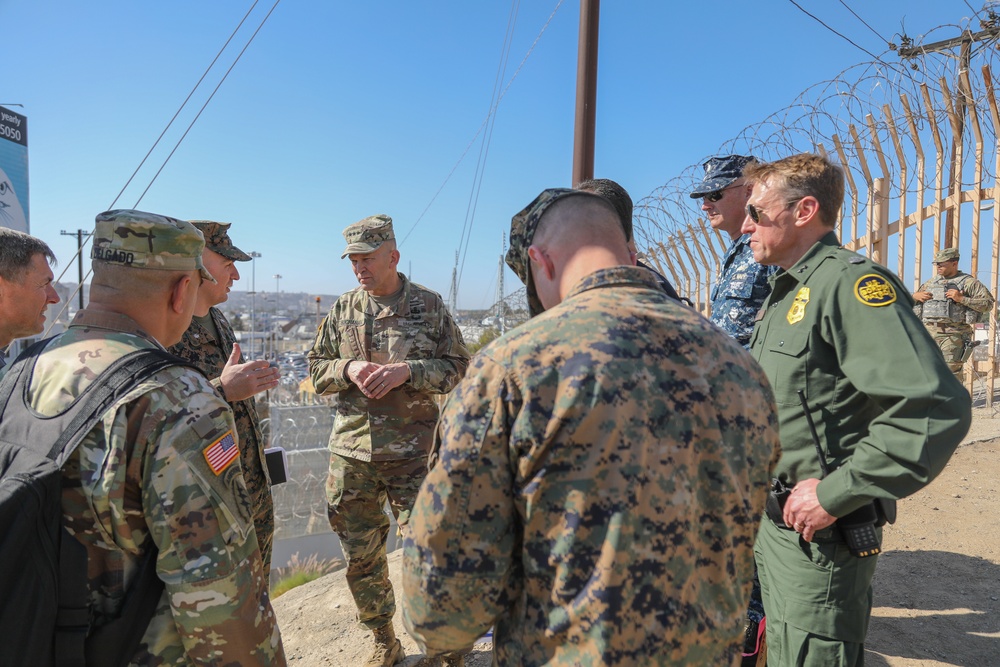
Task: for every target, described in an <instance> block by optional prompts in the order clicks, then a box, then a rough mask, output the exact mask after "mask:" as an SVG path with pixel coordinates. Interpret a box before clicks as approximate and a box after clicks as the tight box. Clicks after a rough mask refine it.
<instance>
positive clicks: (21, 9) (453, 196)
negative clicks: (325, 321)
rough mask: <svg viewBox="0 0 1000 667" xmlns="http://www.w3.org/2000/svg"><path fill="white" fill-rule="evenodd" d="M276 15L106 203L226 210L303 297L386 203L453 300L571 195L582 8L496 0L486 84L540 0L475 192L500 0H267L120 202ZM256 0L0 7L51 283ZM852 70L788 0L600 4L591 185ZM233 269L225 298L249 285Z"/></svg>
mask: <svg viewBox="0 0 1000 667" xmlns="http://www.w3.org/2000/svg"><path fill="white" fill-rule="evenodd" d="M970 2H971V4H972V6H973V7H974V8H975V9H977V10H978V9H980V7H981V4H980V2H981V0H979V1H976V2H972V0H970ZM273 4H274V2H273V0H260V2H259V3H258V4H257V5H256V7H254V9H253V11H252V13H251V15H250V17H249V18H248V19H247V21H246V23H245V24H244V26H243V27H242V28H241V30H240V31H239V32H238V34H237V35H236V37H235V38H234V39H233V41H232V43H231V44H230V45H229V47H228V48H227V49H226V50H225V51H224V52H223V54H222V56H221V57H220V59H219V62H218V63H217V64H216V66H215V68H213V69H212V71H210V72H209V74H208V76H207V77H206V79H205V82H204V83H203V84H202V86H201V87H200V88H199V89H198V90H197V91H196V92H195V94H194V95H193V96H192V99H191V102H189V104H188V106H187V107H186V108H185V109H184V111H182V112H181V114H180V116H179V117H178V119H177V121H175V123H174V126H173V127H172V128H171V129H170V130H169V131H168V132H167V134H166V136H165V137H164V139H163V141H162V142H161V144H160V146H159V147H158V148H157V149H156V150H155V151H154V152H153V154H152V155H151V156H150V159H149V160H148V162H147V163H146V165H145V166H144V167H143V168H142V169H141V170H140V172H139V173H138V175H137V176H136V178H135V180H134V181H133V183H132V184H131V185H130V186H129V187H128V188H127V189H126V190H125V193H124V194H123V195H122V197H121V198H120V199H119V200H118V202H117V204H115V206H116V207H117V208H132V207H136V208H140V209H143V210H148V211H154V212H157V213H163V214H166V215H172V216H175V217H180V218H188V219H194V218H198V219H215V220H222V221H229V222H233V223H234V226H233V229H232V230H231V234H232V237H233V238H234V240H235V242H236V243H237V245H239V246H240V247H241V248H243V249H244V250H246V251H251V250H256V251H257V252H260V253H261V254H262V257H261V258H260V259H259V260H257V267H256V274H257V275H256V279H257V283H258V284H257V289H258V291H263V290H267V291H271V290H273V289H274V287H275V280H274V279H273V278H272V276H273V275H274V274H280V275H281V276H282V279H281V281H280V289H281V290H282V291H303V292H309V293H315V294H338V293H340V292H343V291H345V290H348V289H351V288H353V287H354V286H355V285H356V282H355V281H354V278H353V276H352V275H351V272H350V267H349V265H348V264H347V262H346V260H341V259H340V253H341V251H342V248H343V246H344V241H343V237H342V236H341V231H342V229H343V228H344V227H345V226H347V225H348V224H350V223H352V222H354V221H356V220H358V219H360V218H363V217H365V216H367V215H371V214H374V213H388V214H389V215H391V216H392V217H393V219H394V221H395V225H396V233H397V238H399V239H401V240H402V238H403V237H404V236H406V237H407V238H406V240H405V242H403V244H402V246H401V248H400V251H401V254H402V259H401V269H402V270H403V271H404V272H406V273H408V274H410V275H411V277H412V278H413V279H414V280H415V281H417V282H419V283H422V284H424V285H426V286H428V287H430V288H431V289H434V290H436V291H438V292H440V293H442V294H443V295H447V293H448V290H449V286H450V282H451V275H452V268H453V266H454V263H455V253H456V251H459V250H462V254H463V258H464V259H463V262H462V267H461V271H462V280H461V286H460V290H459V298H458V305H459V307H460V308H483V307H487V306H489V305H490V304H491V303H492V302H493V301H494V296H495V290H496V276H497V265H498V260H499V255H500V243H501V234H502V233H503V232H506V230H507V229H508V228H509V223H510V218H511V216H512V215H513V214H514V213H516V212H517V211H518V210H519V209H520V208H521V207H522V206H523V205H525V204H527V203H528V202H529V201H530V200H531V199H533V198H534V196H535V195H536V194H537V193H538V192H539V191H540V190H542V189H543V188H546V187H554V186H568V185H569V184H570V183H569V181H570V177H571V166H572V154H573V119H574V97H575V89H576V58H577V36H578V21H579V2H578V1H577V0H564V1H563V2H562V3H561V4H560V3H559V1H558V0H532V1H531V2H520V3H514V6H515V7H516V9H517V11H516V21H515V22H514V24H513V29H512V39H511V43H510V50H509V57H508V61H507V64H506V69H505V70H504V73H503V83H501V84H500V86H501V87H506V86H507V83H508V82H509V81H510V79H511V77H512V76H513V74H514V72H515V70H516V69H517V68H518V66H519V65H520V63H521V61H522V59H523V58H524V56H525V54H526V53H527V52H528V51H529V49H530V48H531V45H532V43H533V42H534V41H535V39H536V37H538V34H539V32H540V31H541V29H542V26H543V25H544V24H545V23H546V21H547V20H548V19H549V17H550V15H552V13H553V10H554V9H555V8H556V7H557V5H558V10H557V11H556V12H555V15H554V17H553V18H552V20H551V22H550V23H549V25H548V28H547V29H546V30H545V31H544V33H543V34H542V35H541V37H540V39H539V40H538V42H537V44H536V45H535V47H534V50H533V51H532V52H531V54H530V56H529V57H528V58H527V60H526V61H525V62H524V65H523V67H522V69H521V70H520V72H519V73H518V75H517V77H516V78H514V79H513V82H512V83H510V85H509V87H508V88H507V90H506V94H505V96H504V97H503V99H502V101H501V102H500V104H499V107H498V109H497V114H496V116H495V120H494V124H493V125H492V134H491V136H490V142H489V145H488V152H487V154H486V161H485V167H483V171H482V176H481V186H480V188H479V189H478V193H476V192H475V190H474V182H475V178H476V176H475V174H476V168H477V161H479V160H480V153H481V150H482V149H481V146H482V144H481V141H480V140H478V139H477V140H476V142H475V143H473V144H472V145H471V148H470V142H472V141H473V138H474V137H475V136H476V133H477V131H478V130H479V128H480V126H481V125H482V124H483V122H484V120H485V119H486V118H487V113H488V111H489V108H490V101H491V96H492V94H493V90H494V85H495V82H496V80H497V77H498V70H499V69H500V67H501V54H502V49H503V46H504V39H505V34H506V31H507V28H508V19H509V17H510V16H511V14H512V4H511V3H509V2H499V1H489V0H463V1H459V0H441V1H433V0H429V1H425V2H413V1H412V0H410V1H404V0H385V1H383V2H334V1H329V2H327V1H322V2H321V1H319V0H313V1H303V0H299V1H297V2H296V1H295V0H282V1H281V2H279V3H278V5H277V8H276V9H274V11H273V13H272V14H271V16H270V18H269V19H268V20H267V22H266V23H265V24H264V26H263V28H262V29H261V30H260V32H259V34H258V35H257V37H256V38H255V39H254V41H253V43H251V44H250V46H249V47H248V48H247V50H246V52H245V53H244V55H243V56H242V58H241V59H240V60H239V62H238V63H237V64H236V65H235V67H234V68H233V70H232V72H231V73H230V75H229V76H228V78H227V79H226V81H225V82H224V83H223V84H222V86H221V87H220V88H219V90H218V92H217V93H216V94H215V96H214V98H213V99H212V101H211V102H210V103H209V104H208V106H207V108H206V109H205V111H204V112H203V113H202V114H201V116H200V118H199V119H198V121H197V122H196V123H195V124H194V126H193V128H192V129H191V131H190V132H189V133H188V135H187V137H186V138H185V139H184V141H183V142H182V143H181V144H180V146H179V148H177V150H176V152H175V153H174V155H173V157H172V158H170V160H169V162H168V163H167V164H166V166H165V167H164V168H163V171H162V172H161V173H160V175H159V176H158V177H157V178H156V180H155V182H154V183H153V184H152V186H151V187H150V188H149V190H148V192H147V193H146V194H145V195H144V196H143V198H142V200H141V202H139V203H138V206H136V202H137V200H138V199H139V197H140V196H141V195H142V193H143V190H145V189H146V187H147V185H149V183H150V181H151V180H152V179H153V177H154V175H155V174H156V172H157V170H158V169H160V167H161V165H162V164H163V162H164V160H165V159H166V158H167V156H168V154H169V153H170V151H171V150H173V148H174V145H175V144H176V143H177V141H178V140H179V139H180V137H181V135H182V134H183V133H184V131H185V129H186V128H187V126H188V124H189V123H190V122H191V121H192V120H193V119H194V117H195V115H196V114H197V113H198V110H199V109H200V108H201V106H202V104H204V103H205V101H206V99H207V98H208V96H209V95H210V94H211V92H212V90H213V89H214V88H215V86H216V85H217V84H218V83H219V81H220V79H221V78H222V76H223V75H224V73H225V71H226V69H227V68H228V67H229V66H230V65H231V64H232V63H233V61H234V59H235V58H236V56H237V55H238V54H239V52H240V50H241V49H242V48H243V47H244V45H245V44H246V42H247V40H248V39H249V38H250V36H251V35H252V34H253V31H254V30H256V29H257V27H258V25H259V24H260V22H261V21H262V20H263V19H264V16H265V15H266V14H267V12H268V11H270V10H271V8H272V6H273ZM798 4H800V5H801V6H802V7H803V8H805V9H806V10H808V11H810V12H811V13H813V14H815V15H816V16H818V17H819V18H821V19H822V20H823V21H824V22H826V23H827V24H828V25H829V26H830V27H832V28H833V29H835V30H837V31H838V32H841V33H842V34H844V35H846V36H847V37H849V38H850V39H851V40H853V41H854V42H856V43H857V44H858V45H860V46H861V47H863V48H865V49H867V50H868V51H870V52H872V53H874V54H877V55H881V54H883V52H884V51H885V48H886V47H885V44H884V42H882V41H881V40H880V39H879V37H877V36H876V35H875V34H874V33H873V32H872V30H870V29H869V28H868V27H866V26H865V25H864V24H863V23H861V21H859V20H858V19H857V18H856V17H855V16H853V15H852V14H851V13H850V12H849V11H848V9H847V8H846V6H850V8H852V9H853V10H854V11H855V12H857V13H858V14H859V15H860V16H861V17H862V18H863V19H864V20H865V21H866V22H867V23H868V24H869V25H870V26H871V27H872V28H873V29H874V30H875V31H877V32H878V33H880V34H881V35H883V36H884V37H885V38H886V39H894V36H895V35H896V34H897V33H899V32H900V31H901V30H902V28H903V26H905V30H906V32H907V33H908V34H909V35H910V36H911V37H913V38H915V39H919V38H920V36H921V35H924V34H925V33H928V32H931V31H932V30H934V29H935V28H937V27H938V26H941V25H944V24H962V25H964V21H966V20H967V19H968V17H970V16H972V15H973V11H972V9H970V7H969V5H968V4H966V2H964V0H875V1H869V2H864V3H862V2H859V1H858V0H850V1H847V2H846V6H845V4H844V3H842V2H833V1H831V0H798ZM251 5H253V2H252V0H209V1H205V0H201V1H197V2H196V1H194V0H174V1H173V2H169V3H154V2H142V1H139V0H131V1H126V0H105V1H101V2H93V3H81V2H78V1H77V0H0V34H2V35H3V39H2V41H0V50H2V53H3V63H4V67H3V75H2V76H0V104H15V103H16V104H23V105H24V106H23V108H22V107H16V106H12V107H10V108H11V109H13V110H14V111H17V112H19V113H22V114H24V115H26V116H27V117H28V123H29V128H28V140H29V165H30V178H31V231H32V233H33V234H35V235H36V236H39V237H41V238H43V239H45V240H46V241H48V242H49V243H50V244H51V245H52V246H53V248H54V249H55V250H56V253H57V255H58V256H59V258H60V265H61V266H62V267H66V266H70V271H69V272H68V273H67V280H75V276H76V270H75V263H73V264H70V261H69V260H70V258H71V257H72V255H73V252H74V251H75V247H76V240H75V237H68V236H61V235H60V231H61V230H65V231H75V230H76V229H78V228H80V229H85V230H89V229H91V228H92V226H93V220H94V216H95V215H96V214H97V213H99V212H100V211H103V210H105V209H107V208H108V207H109V206H110V205H111V204H112V202H113V201H114V200H115V198H116V196H117V195H118V193H119V191H120V190H121V189H122V187H123V186H124V185H125V183H126V182H127V181H128V179H129V177H130V176H131V174H132V172H133V171H134V170H135V169H136V167H137V166H138V165H139V163H140V161H141V160H142V158H143V156H145V155H146V152H147V151H148V150H149V148H150V147H151V146H152V144H153V142H154V141H155V140H156V138H157V137H158V136H159V135H160V133H161V132H162V131H163V129H164V127H165V126H166V125H167V123H168V122H169V121H170V119H171V117H172V116H173V115H174V113H175V112H176V111H177V109H178V107H179V106H180V105H181V103H182V102H183V101H184V99H185V97H186V96H187V95H188V93H189V92H190V90H191V89H192V88H193V87H194V85H195V83H196V82H197V81H198V79H199V77H200V76H201V75H202V73H203V72H204V70H205V69H206V67H208V64H209V63H210V62H211V61H212V59H213V58H214V57H215V55H216V54H217V52H218V51H219V49H220V48H221V47H222V45H223V43H224V42H225V40H226V39H227V38H228V37H229V35H230V34H231V33H232V32H233V30H234V28H235V27H236V25H237V24H238V23H239V21H240V19H241V18H242V17H243V16H244V14H246V13H247V11H248V9H250V7H251ZM973 27H974V29H975V28H978V24H973ZM957 34H958V28H953V29H946V30H938V31H935V32H934V33H933V39H945V38H947V37H951V36H954V35H957ZM869 60H871V57H870V56H869V55H867V54H866V53H864V52H863V51H861V50H859V49H858V48H857V47H855V46H853V45H851V44H850V43H848V42H847V41H846V40H845V39H843V38H841V37H838V36H837V35H835V34H834V33H832V32H831V31H829V30H828V29H826V28H824V27H823V26H822V25H820V24H819V23H817V22H816V21H815V20H814V19H812V18H810V17H808V16H807V15H806V14H804V13H803V12H802V11H800V10H799V9H797V8H796V7H795V5H794V4H792V3H791V2H790V1H788V0H760V1H758V2H755V3H746V2H738V1H736V0H731V1H730V0H722V1H720V2H715V3H694V2H673V1H668V0H634V1H633V0H617V1H611V0H605V2H603V3H602V7H601V32H600V60H599V70H598V101H597V136H596V157H595V175H596V176H598V177H606V178H613V179H615V180H617V181H619V182H620V183H622V184H623V185H624V186H625V187H626V188H627V189H628V190H629V192H630V193H631V194H632V197H633V199H635V200H637V201H638V200H639V199H641V198H642V197H644V196H646V195H648V194H650V193H651V192H652V191H653V190H654V189H655V188H656V187H657V186H660V185H662V184H663V183H665V182H666V181H668V180H669V179H671V178H673V177H674V176H676V175H677V174H679V173H680V172H682V171H683V170H684V169H685V168H687V167H688V166H689V165H692V164H695V163H697V162H700V161H701V160H702V159H703V158H705V157H707V156H710V155H713V154H715V153H716V151H717V150H718V148H719V146H720V145H722V144H723V143H724V142H726V141H727V140H728V139H731V138H732V137H734V136H736V135H737V134H738V133H739V132H740V130H742V129H743V128H744V127H746V126H748V125H751V124H753V123H755V122H757V121H760V120H762V119H763V118H765V117H767V116H768V115H769V114H771V113H772V112H774V111H777V110H779V109H781V108H783V107H785V106H787V105H788V104H789V103H791V102H792V101H793V100H794V99H795V97H796V96H797V95H798V94H799V93H800V92H801V91H803V90H804V89H806V88H808V87H809V86H810V85H812V84H814V83H818V82H820V81H824V80H828V79H831V78H834V77H835V76H836V75H837V74H839V73H840V72H841V71H843V70H845V69H847V68H848V67H850V66H852V65H855V64H857V63H861V62H867V61H869ZM886 60H887V61H889V62H895V55H894V54H889V55H887V56H886ZM481 136H482V135H480V139H481ZM803 148H808V147H803ZM467 149H468V152H467V153H466V150H467ZM463 153H464V154H465V157H464V159H461V158H462V156H463ZM460 159H461V160H460ZM456 164H457V167H456ZM453 170H454V171H453ZM449 174H450V178H449ZM442 186H443V188H442ZM439 189H440V193H439V194H437V195H436V197H435V194H436V193H438V191H439ZM473 203H474V216H473V217H470V216H471V213H470V210H471V209H472V208H473ZM425 211H426V212H425ZM421 216H422V217H421ZM463 229H465V230H466V232H465V235H464V238H465V241H464V245H463V246H462V247H461V248H460V244H463ZM245 268H246V270H245V271H244V272H243V273H244V278H243V280H242V281H241V283H238V284H237V285H236V289H250V270H249V266H246V267H245ZM505 280H506V284H507V292H508V293H509V292H510V291H513V289H514V288H515V287H517V286H518V283H517V281H516V278H515V277H514V276H513V274H511V273H510V272H509V271H508V272H507V273H506V278H505Z"/></svg>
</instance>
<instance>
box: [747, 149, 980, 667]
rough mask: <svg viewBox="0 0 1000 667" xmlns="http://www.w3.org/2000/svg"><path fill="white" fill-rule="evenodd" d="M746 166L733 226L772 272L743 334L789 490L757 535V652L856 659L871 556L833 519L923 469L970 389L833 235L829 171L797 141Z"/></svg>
mask: <svg viewBox="0 0 1000 667" xmlns="http://www.w3.org/2000/svg"><path fill="white" fill-rule="evenodd" d="M744 173H745V175H746V177H747V179H748V180H750V181H751V182H752V184H753V194H752V195H751V196H750V203H749V204H748V205H747V218H746V220H745V222H744V223H743V232H744V233H747V234H750V247H751V248H752V249H753V254H754V259H756V260H757V261H758V262H760V263H761V264H768V265H776V266H778V267H780V268H781V269H782V270H780V271H778V272H777V273H776V274H775V275H774V277H773V278H771V288H772V289H771V294H770V296H769V297H768V300H767V302H766V303H765V306H764V308H763V309H762V311H761V315H760V320H759V321H758V322H757V326H756V328H755V329H754V334H753V338H752V339H751V350H752V352H753V355H754V357H755V358H756V359H757V360H758V361H759V362H760V365H761V366H762V367H763V368H764V371H765V372H766V373H767V377H768V379H769V380H770V381H771V386H772V387H773V389H774V394H775V400H776V402H777V406H778V421H779V424H780V430H781V449H782V455H781V461H780V462H779V464H778V468H777V470H776V473H777V475H776V477H777V479H778V480H780V481H781V482H782V483H783V484H784V486H786V487H791V488H792V490H791V492H790V494H789V495H788V496H787V499H786V500H785V501H784V507H783V508H782V507H780V503H779V502H777V501H778V498H777V497H775V501H776V502H775V503H774V504H770V503H769V505H768V511H767V513H766V516H765V518H764V519H763V521H761V524H760V532H759V533H758V535H757V541H756V543H755V544H754V550H755V556H756V560H757V567H758V571H759V573H760V583H761V588H762V590H763V594H764V608H765V609H767V664H768V665H769V667H855V666H858V665H863V664H864V662H865V647H864V642H865V635H866V633H867V631H868V620H869V618H870V616H871V605H872V587H871V583H872V578H873V576H874V574H875V565H876V563H877V561H878V556H877V555H876V554H874V553H872V551H874V550H873V549H871V550H858V551H862V553H860V554H859V555H857V556H856V555H854V554H852V552H851V551H850V550H849V548H848V545H847V543H846V540H845V538H844V536H843V533H842V530H841V529H842V528H843V525H836V522H837V521H838V519H839V518H842V517H847V516H848V515H850V514H851V513H853V512H854V511H855V510H858V509H863V508H865V507H867V508H868V509H869V511H874V510H875V508H874V501H875V500H879V501H880V503H879V504H880V505H881V504H882V501H887V502H891V501H895V500H897V499H899V498H903V497H906V496H908V495H910V494H912V493H915V492H916V491H918V490H919V489H921V488H923V487H924V486H925V485H927V484H928V483H929V482H930V481H931V480H932V479H934V477H936V476H937V475H938V474H939V473H940V472H941V470H942V469H943V468H944V466H945V464H946V463H947V462H948V459H949V458H950V457H951V454H952V452H954V451H955V448H956V447H957V446H958V444H959V442H961V440H962V438H963V437H964V436H965V434H966V432H967V431H968V429H969V424H970V422H971V419H972V411H971V399H970V397H969V394H968V392H966V391H965V390H964V389H963V388H962V385H961V384H960V383H959V382H958V381H957V380H956V379H955V377H954V376H953V375H952V374H951V373H949V372H948V371H947V368H946V366H945V363H944V359H943V358H942V357H941V355H940V354H938V353H937V349H936V348H935V347H934V341H932V340H931V338H930V336H929V335H928V334H927V331H926V329H925V328H924V327H923V325H921V324H920V322H919V321H918V320H917V318H916V317H915V316H914V314H913V310H912V306H913V301H912V300H911V299H910V296H909V294H908V293H907V292H906V290H905V289H904V288H903V286H902V284H901V283H900V281H899V279H898V278H897V277H896V276H895V275H894V274H893V273H892V272H891V271H889V270H888V269H886V268H885V267H883V266H880V265H878V264H876V263H875V262H872V261H871V260H869V259H867V258H865V257H862V256H861V255H858V254H857V253H854V252H850V251H848V250H845V249H843V248H842V247H840V242H839V240H838V239H837V235H836V233H835V232H834V227H835V225H836V222H837V216H838V214H839V213H840V211H841V207H842V205H843V199H844V175H843V172H842V170H841V169H840V167H838V166H837V165H834V164H832V163H831V162H830V161H829V160H827V159H826V158H825V157H823V156H820V155H813V154H808V153H803V154H800V155H793V156H791V157H788V158H785V159H783V160H778V161H777V162H773V163H770V164H756V165H751V166H748V167H747V169H746V171H745V172H744ZM814 426H815V428H813V427H814ZM817 448H820V449H822V450H823V452H824V456H825V458H826V459H827V461H828V466H827V467H828V471H825V470H823V466H821V463H820V459H819V455H818V453H817ZM869 530H871V531H873V532H874V536H875V537H880V535H881V532H882V529H881V528H878V527H874V528H873V527H872V526H871V524H869ZM865 552H867V553H865Z"/></svg>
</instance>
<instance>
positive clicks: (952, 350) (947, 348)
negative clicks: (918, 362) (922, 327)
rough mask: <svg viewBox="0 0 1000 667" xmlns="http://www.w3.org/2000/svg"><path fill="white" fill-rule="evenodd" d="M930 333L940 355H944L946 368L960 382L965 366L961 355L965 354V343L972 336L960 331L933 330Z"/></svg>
mask: <svg viewBox="0 0 1000 667" xmlns="http://www.w3.org/2000/svg"><path fill="white" fill-rule="evenodd" d="M930 331H931V335H932V336H933V337H934V342H935V343H937V346H938V347H939V348H941V354H943V355H944V360H945V363H947V364H948V368H949V369H951V372H952V373H954V374H955V375H957V376H958V379H959V380H961V379H962V368H963V367H964V366H965V364H964V363H962V355H963V354H964V353H965V341H966V340H968V339H969V338H971V337H972V335H971V334H966V333H963V332H961V331H940V330H938V331H936V330H934V329H931V330H930Z"/></svg>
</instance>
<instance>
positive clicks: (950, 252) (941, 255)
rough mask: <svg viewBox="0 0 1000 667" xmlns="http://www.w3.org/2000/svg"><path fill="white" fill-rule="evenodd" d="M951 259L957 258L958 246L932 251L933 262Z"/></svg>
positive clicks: (938, 262)
mask: <svg viewBox="0 0 1000 667" xmlns="http://www.w3.org/2000/svg"><path fill="white" fill-rule="evenodd" d="M953 259H956V260H957V259H958V248H945V249H944V250H938V251H937V252H936V253H934V262H933V263H934V264H941V263H942V262H950V261H951V260H953Z"/></svg>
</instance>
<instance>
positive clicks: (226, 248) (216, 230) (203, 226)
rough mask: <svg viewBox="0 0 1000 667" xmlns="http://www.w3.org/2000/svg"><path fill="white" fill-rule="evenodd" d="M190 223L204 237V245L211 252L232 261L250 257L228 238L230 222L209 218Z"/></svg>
mask: <svg viewBox="0 0 1000 667" xmlns="http://www.w3.org/2000/svg"><path fill="white" fill-rule="evenodd" d="M189 222H190V223H191V224H192V225H194V226H195V227H197V228H198V231H200V232H201V233H202V235H203V236H204V237H205V247H206V248H208V249H209V250H211V251H212V252H217V253H219V254H220V255H222V256H223V257H225V258H226V259H231V260H233V261H234V262H249V261H250V259H251V257H250V255H248V254H246V253H245V252H243V251H242V250H240V249H239V248H237V247H236V246H234V245H233V241H232V239H230V238H229V227H230V226H232V223H230V222H213V221H211V220H190V221H189Z"/></svg>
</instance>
